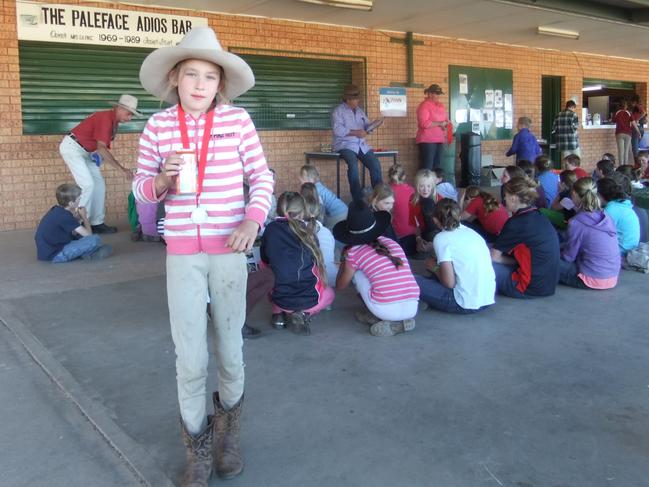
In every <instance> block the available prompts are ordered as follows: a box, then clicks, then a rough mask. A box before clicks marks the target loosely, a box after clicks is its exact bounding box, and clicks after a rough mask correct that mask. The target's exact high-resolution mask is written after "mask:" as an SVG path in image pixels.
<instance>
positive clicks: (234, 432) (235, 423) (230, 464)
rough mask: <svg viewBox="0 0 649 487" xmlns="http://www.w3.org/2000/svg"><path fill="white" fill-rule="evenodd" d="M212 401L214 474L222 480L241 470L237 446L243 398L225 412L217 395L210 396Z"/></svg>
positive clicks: (240, 459) (237, 473)
mask: <svg viewBox="0 0 649 487" xmlns="http://www.w3.org/2000/svg"><path fill="white" fill-rule="evenodd" d="M212 400H213V401H214V411H215V415H214V417H215V419H214V443H215V449H216V451H215V455H214V460H215V463H216V473H217V475H218V476H219V477H220V478H222V479H231V478H232V477H236V476H237V475H239V474H240V473H241V471H242V470H243V458H242V457H241V447H240V444H239V429H240V427H239V426H240V424H239V418H240V417H241V405H242V404H243V396H241V399H239V402H238V403H236V404H235V405H234V406H233V407H232V409H230V410H229V411H226V410H225V409H223V406H222V405H221V401H220V399H219V393H218V392H215V393H214V394H213V395H212Z"/></svg>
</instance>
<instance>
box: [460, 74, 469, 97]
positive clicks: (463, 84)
mask: <svg viewBox="0 0 649 487" xmlns="http://www.w3.org/2000/svg"><path fill="white" fill-rule="evenodd" d="M458 77H459V80H460V95H468V94H469V77H468V76H467V75H466V74H460V75H458Z"/></svg>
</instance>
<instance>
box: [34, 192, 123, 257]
mask: <svg viewBox="0 0 649 487" xmlns="http://www.w3.org/2000/svg"><path fill="white" fill-rule="evenodd" d="M80 198H81V188H80V187H79V186H77V185H76V184H67V183H66V184H61V185H60V186H59V187H58V188H56V201H57V203H58V204H57V205H56V206H53V207H52V208H51V209H50V210H49V211H48V212H47V213H46V214H45V216H44V217H43V218H42V219H41V221H40V223H39V224H38V228H37V229H36V235H35V237H34V239H35V240H36V255H37V257H38V260H44V261H52V262H54V263H60V262H69V261H71V260H74V259H78V258H80V257H81V258H83V259H88V260H98V259H103V258H104V257H108V256H109V255H110V254H112V253H113V248H112V247H111V246H110V245H102V244H101V239H100V238H99V236H98V235H93V234H92V228H91V226H90V222H89V221H88V215H87V214H86V209H85V208H83V207H79V200H80ZM80 221H81V223H80Z"/></svg>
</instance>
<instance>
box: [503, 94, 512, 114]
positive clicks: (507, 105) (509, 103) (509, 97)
mask: <svg viewBox="0 0 649 487" xmlns="http://www.w3.org/2000/svg"><path fill="white" fill-rule="evenodd" d="M505 111H506V112H511V111H512V94H511V93H505Z"/></svg>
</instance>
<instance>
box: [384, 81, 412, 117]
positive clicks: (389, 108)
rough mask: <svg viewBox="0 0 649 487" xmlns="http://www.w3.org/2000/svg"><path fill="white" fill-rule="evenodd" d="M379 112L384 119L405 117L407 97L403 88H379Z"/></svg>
mask: <svg viewBox="0 0 649 487" xmlns="http://www.w3.org/2000/svg"><path fill="white" fill-rule="evenodd" d="M379 98H380V110H381V115H383V116H384V117H405V116H406V115H407V114H408V96H407V95H406V89H405V88H379Z"/></svg>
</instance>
